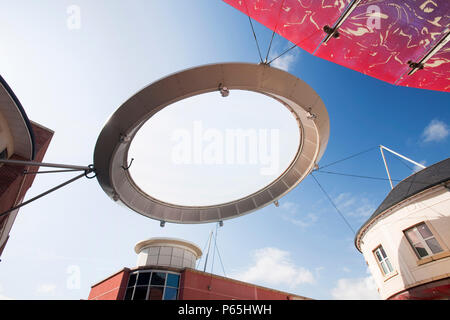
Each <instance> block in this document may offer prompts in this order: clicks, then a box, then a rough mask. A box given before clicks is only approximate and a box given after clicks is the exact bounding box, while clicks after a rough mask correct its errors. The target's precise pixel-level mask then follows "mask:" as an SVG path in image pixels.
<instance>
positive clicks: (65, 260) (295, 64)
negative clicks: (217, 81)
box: [0, 0, 450, 299]
mask: <svg viewBox="0 0 450 320" xmlns="http://www.w3.org/2000/svg"><path fill="white" fill-rule="evenodd" d="M70 5H76V6H78V7H79V8H80V9H81V25H80V26H81V28H80V29H76V30H71V29H69V28H68V27H67V19H68V17H69V15H68V13H67V8H68V7H69V6H70ZM255 27H256V32H257V34H258V38H259V39H260V43H261V46H262V51H263V52H265V50H266V48H267V45H268V44H269V41H270V36H271V32H270V31H268V30H267V29H265V28H264V27H262V26H260V25H258V24H256V23H255ZM0 39H2V43H1V45H0V72H1V74H2V76H3V77H4V78H5V79H6V81H7V82H8V83H9V85H10V86H11V87H12V88H13V90H14V91H15V93H16V95H17V96H18V97H19V99H20V100H21V102H22V104H23V106H24V107H25V109H26V111H27V113H28V116H29V117H30V119H32V120H34V121H36V122H38V123H41V124H43V125H45V126H47V127H49V128H51V129H53V130H54V131H55V136H54V138H53V140H52V143H51V145H50V147H49V150H48V152H47V155H46V158H45V161H47V162H58V163H73V164H81V165H84V164H90V163H92V154H93V150H94V146H95V142H96V139H97V136H98V134H99V132H100V131H101V129H102V127H103V125H104V123H105V122H106V120H107V119H108V117H109V116H110V114H111V113H112V112H114V110H115V109H116V108H117V107H118V106H120V105H121V104H122V103H123V102H124V101H125V100H126V99H128V98H129V97H130V96H131V95H133V94H134V93H135V92H137V91H138V90H139V89H141V88H143V87H144V86H146V85H147V84H149V83H151V82H153V81H155V80H157V79H159V78H161V77H164V76H165V75H168V74H171V73H173V72H176V71H179V70H183V69H186V68H189V67H193V66H197V65H202V64H207V63H217V62H236V61H243V62H253V63H257V62H258V55H257V51H256V47H255V43H254V40H253V36H252V34H251V30H250V27H249V24H248V19H247V18H246V17H245V16H244V15H243V14H241V13H239V12H238V11H236V10H235V9H233V8H231V7H229V6H228V5H226V4H225V3H223V2H222V1H219V0H214V1H211V0H197V1H195V3H193V2H188V1H174V0H172V1H164V2H162V1H137V0H134V1H95V2H94V1H87V0H86V1H70V2H69V1H56V0H53V1H50V0H48V1H39V2H37V1H20V0H19V1H14V3H11V2H9V1H4V0H0ZM288 46H289V43H288V42H287V41H286V40H284V39H282V38H279V37H276V38H275V40H274V47H273V52H274V53H276V52H282V50H284V49H285V48H287V47H288ZM278 67H281V68H285V69H287V70H288V71H289V72H291V73H293V74H294V75H296V76H297V77H299V78H301V79H303V80H304V81H306V82H307V83H308V84H309V85H311V87H313V88H314V89H315V90H316V91H317V93H318V94H319V95H320V96H321V97H322V99H323V100H324V102H325V105H326V107H327V109H328V112H329V115H330V125H331V134H330V140H329V143H328V147H327V150H326V152H325V154H324V157H323V158H322V160H321V162H320V164H321V165H325V164H327V163H331V162H333V161H335V160H339V159H342V158H345V157H347V156H349V155H351V154H354V153H357V152H360V151H362V150H365V149H369V148H371V147H374V146H377V145H379V144H383V145H386V146H387V147H390V148H392V149H394V150H396V151H398V152H400V153H402V154H404V155H406V156H408V157H410V158H412V159H414V160H416V161H418V162H424V163H425V164H426V165H429V164H433V163H435V162H437V161H439V160H443V159H445V158H447V157H448V156H449V150H450V138H449V137H448V131H449V125H450V108H449V107H450V103H449V96H448V94H445V93H440V92H432V91H425V90H418V89H411V88H402V87H394V86H392V85H390V84H387V83H383V82H381V81H378V80H376V79H372V78H369V77H367V76H364V75H362V74H359V73H357V72H354V71H351V70H348V69H345V68H343V67H341V66H338V65H334V64H332V63H330V62H328V61H324V60H321V59H319V58H316V57H313V56H311V55H309V54H307V53H306V52H304V51H302V50H300V49H297V48H296V49H294V50H293V51H291V52H290V54H288V55H286V56H284V57H283V59H282V60H278ZM387 159H388V162H389V164H390V169H391V172H392V175H393V178H397V179H403V178H405V177H406V176H408V175H409V174H411V170H410V169H408V168H407V167H406V166H404V165H403V164H402V163H401V162H400V161H399V160H397V159H396V158H394V157H392V156H390V155H387ZM327 169H329V171H335V172H344V173H352V174H359V175H369V176H376V177H382V178H384V177H385V171H384V166H383V163H382V160H381V156H380V153H379V151H377V150H373V151H371V152H368V153H366V154H364V155H362V156H360V157H357V158H354V159H351V160H349V161H346V162H342V163H340V164H337V165H335V166H331V167H329V168H327ZM316 177H317V178H318V179H319V181H320V183H321V184H322V185H323V186H324V188H325V189H326V190H327V192H328V193H329V194H330V196H331V197H332V198H333V199H334V201H335V202H336V204H337V205H338V207H339V208H340V210H341V211H342V212H343V214H344V215H345V216H346V218H347V219H348V221H349V223H350V224H351V225H352V227H353V228H354V229H358V228H359V227H360V226H361V225H362V223H364V221H365V220H366V219H367V217H368V216H369V215H370V214H371V213H372V212H373V211H374V210H375V209H376V207H377V206H378V204H379V203H380V202H381V201H382V200H383V199H384V197H385V196H386V194H387V193H388V191H389V184H388V182H387V181H372V180H363V179H356V178H350V177H343V176H335V175H327V174H324V173H322V174H320V173H317V174H316ZM68 178H69V175H67V176H66V175H56V176H53V175H51V176H50V175H43V176H40V177H38V178H37V179H36V181H35V183H34V185H33V187H32V189H30V191H29V192H28V197H31V196H33V195H35V194H38V193H40V192H42V191H44V190H46V189H48V188H50V187H52V186H54V185H56V184H58V183H60V182H62V181H64V180H66V179H68ZM212 229H215V225H214V224H207V225H174V224H166V227H165V228H160V227H159V222H158V221H154V220H151V219H148V218H145V217H142V216H140V215H138V214H136V213H133V212H131V211H129V210H127V209H125V208H122V207H119V206H117V205H116V204H115V203H114V202H112V201H111V200H110V199H109V198H108V197H107V196H106V195H105V194H104V193H103V191H102V190H101V188H100V187H99V186H98V184H97V182H96V181H95V180H81V181H77V182H76V183H74V184H72V185H71V186H69V187H67V188H65V189H61V190H59V191H57V192H55V193H53V194H51V195H49V196H47V197H45V198H43V199H41V200H39V201H37V202H35V203H33V204H31V205H29V206H26V207H24V208H22V209H21V210H20V213H19V215H18V217H17V219H16V223H15V225H14V227H13V229H12V233H11V238H10V240H9V243H8V245H7V247H6V249H5V251H4V253H3V256H2V261H1V262H0V296H1V297H4V298H14V299H85V298H87V296H88V294H89V290H90V286H91V285H92V284H93V283H95V282H97V281H99V280H102V279H104V278H105V277H106V276H108V275H110V274H111V273H113V272H115V271H117V270H119V269H121V268H123V267H124V266H127V267H132V266H134V265H135V263H136V255H135V253H134V251H133V247H134V245H135V243H136V242H138V241H140V240H142V239H146V238H149V237H154V236H167V237H178V238H184V239H186V240H189V241H192V242H194V243H197V244H198V245H199V246H200V247H201V248H203V246H204V244H205V242H206V240H207V237H208V234H209V231H210V230H212ZM218 246H219V248H220V253H221V257H222V260H223V262H224V266H225V271H226V273H227V276H233V277H236V278H240V279H243V280H246V281H250V282H253V283H257V284H261V285H265V286H269V287H272V288H275V289H279V290H286V291H289V292H293V293H297V294H300V295H304V296H308V297H312V298H316V299H334V298H349V297H350V298H355V299H363V298H375V297H376V292H374V289H373V286H372V283H371V280H370V275H369V274H368V273H367V271H366V264H365V262H364V259H363V257H362V255H361V254H359V252H358V251H357V250H356V249H355V248H354V246H353V234H352V232H351V231H350V230H349V228H348V227H347V226H346V225H345V223H344V222H343V221H342V219H341V218H340V217H339V216H338V214H337V213H336V212H335V210H334V208H333V207H332V206H331V205H330V204H329V202H328V200H327V199H326V197H325V196H324V195H323V193H322V192H321V190H320V189H319V188H318V186H317V185H316V184H315V182H314V180H313V179H312V178H311V177H308V178H306V179H305V180H304V181H303V182H302V183H301V184H300V185H299V186H298V187H297V188H296V189H295V190H294V191H292V192H291V193H289V194H288V195H287V196H285V197H284V198H282V199H281V201H280V207H278V208H276V207H275V206H268V207H266V208H264V209H261V210H259V211H257V212H255V213H252V214H249V215H246V216H243V217H240V218H237V219H234V220H227V221H225V225H224V227H222V228H220V229H219V234H218ZM215 261H216V262H215V265H214V272H215V273H218V274H222V272H221V268H220V265H219V264H218V262H217V256H216V260H215ZM74 268H75V270H79V271H80V287H79V288H77V287H75V288H74V287H73V286H70V285H68V281H69V280H70V276H71V272H72V271H73V270H74Z"/></svg>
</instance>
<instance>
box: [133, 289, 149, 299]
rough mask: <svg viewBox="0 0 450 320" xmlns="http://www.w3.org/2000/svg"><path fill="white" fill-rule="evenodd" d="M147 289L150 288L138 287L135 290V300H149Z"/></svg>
mask: <svg viewBox="0 0 450 320" xmlns="http://www.w3.org/2000/svg"><path fill="white" fill-rule="evenodd" d="M147 288H148V287H136V289H134V297H133V300H145V299H146V298H147Z"/></svg>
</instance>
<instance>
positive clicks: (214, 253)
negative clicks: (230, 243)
mask: <svg viewBox="0 0 450 320" xmlns="http://www.w3.org/2000/svg"><path fill="white" fill-rule="evenodd" d="M218 227H219V223H216V234H215V235H214V248H213V258H212V263H211V275H212V273H213V271H214V260H215V257H216V248H217V246H216V244H217V229H218Z"/></svg>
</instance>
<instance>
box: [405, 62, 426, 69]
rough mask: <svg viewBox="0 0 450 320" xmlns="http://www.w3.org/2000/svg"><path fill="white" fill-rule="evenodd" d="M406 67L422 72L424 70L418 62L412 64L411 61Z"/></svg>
mask: <svg viewBox="0 0 450 320" xmlns="http://www.w3.org/2000/svg"><path fill="white" fill-rule="evenodd" d="M408 65H409V67H410V68H411V69H413V70H414V69H418V70H422V69H423V68H424V65H423V64H422V63H420V62H412V61H411V60H409V61H408Z"/></svg>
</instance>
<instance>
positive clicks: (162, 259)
mask: <svg viewBox="0 0 450 320" xmlns="http://www.w3.org/2000/svg"><path fill="white" fill-rule="evenodd" d="M135 251H136V253H138V266H137V267H136V268H133V269H129V268H124V269H122V270H120V271H119V272H117V273H115V274H113V275H111V276H109V277H108V278H106V279H104V280H102V281H100V282H98V283H97V284H94V285H93V286H92V288H91V292H90V293H89V298H88V299H89V300H309V298H305V297H302V296H298V295H294V294H291V293H286V292H282V291H278V290H273V289H269V288H265V287H261V286H257V285H254V284H250V283H246V282H242V281H238V280H234V279H230V278H226V277H222V276H218V275H214V274H210V273H207V272H202V271H199V270H195V262H196V260H197V259H198V258H199V257H200V256H201V250H200V249H199V248H198V247H197V246H195V245H194V244H192V243H189V242H186V241H182V240H178V239H169V238H153V239H150V240H146V241H142V242H139V243H138V244H137V245H136V247H135Z"/></svg>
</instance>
